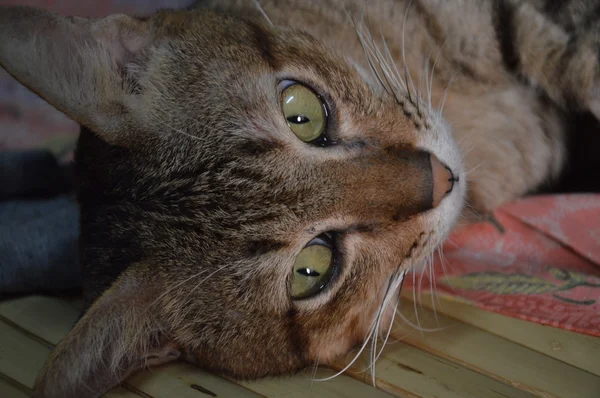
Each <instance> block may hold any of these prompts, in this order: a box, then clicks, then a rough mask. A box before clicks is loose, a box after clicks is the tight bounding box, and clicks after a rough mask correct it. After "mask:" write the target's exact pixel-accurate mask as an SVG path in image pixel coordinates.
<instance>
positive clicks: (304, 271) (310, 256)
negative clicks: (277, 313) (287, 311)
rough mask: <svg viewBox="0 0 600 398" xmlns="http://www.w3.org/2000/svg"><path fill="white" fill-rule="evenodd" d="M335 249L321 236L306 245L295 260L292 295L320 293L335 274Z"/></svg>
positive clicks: (298, 296) (307, 295)
mask: <svg viewBox="0 0 600 398" xmlns="http://www.w3.org/2000/svg"><path fill="white" fill-rule="evenodd" d="M333 270H334V261H333V249H332V248H331V247H329V246H328V245H327V243H326V242H325V241H324V240H323V239H321V238H315V239H314V240H313V241H312V242H311V243H309V245H308V246H306V247H305V248H304V249H303V250H302V251H301V252H300V254H298V257H296V261H295V262H294V268H293V275H292V283H291V289H290V290H291V291H290V295H291V296H292V298H293V299H303V298H307V297H310V296H312V295H314V294H316V293H318V292H319V291H320V290H321V289H323V288H324V287H325V286H327V284H328V283H329V281H330V280H331V277H332V276H333Z"/></svg>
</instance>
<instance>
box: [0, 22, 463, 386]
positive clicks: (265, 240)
mask: <svg viewBox="0 0 600 398" xmlns="http://www.w3.org/2000/svg"><path fill="white" fill-rule="evenodd" d="M15 12H16V13H17V14H16V15H17V17H18V18H22V19H21V20H22V21H24V22H23V26H22V27H19V26H17V27H16V28H15V27H14V26H13V27H12V28H11V29H13V31H18V32H19V35H23V36H24V37H26V36H27V29H31V27H29V28H28V27H27V25H26V24H27V23H29V24H31V23H33V22H38V23H39V21H37V20H32V21H28V20H27V17H26V16H24V17H23V16H21V15H20V14H18V12H19V11H15ZM21 12H22V13H23V12H24V11H21ZM34 17H35V18H38V19H39V18H42V19H43V18H48V16H47V14H45V15H37V16H35V15H34ZM2 18H4V17H2ZM53 18H56V17H53ZM123 18H125V17H123ZM1 22H2V24H4V26H7V25H8V22H6V20H2V21H1ZM11 23H12V22H11ZM65 23H66V22H65ZM78 23H80V24H81V26H83V27H84V28H83V29H86V31H91V32H92V35H96V37H98V36H100V37H101V39H102V40H99V39H96V41H97V42H101V43H103V44H102V45H103V46H105V47H106V48H108V49H109V50H108V52H107V54H108V56H109V57H108V58H109V62H108V63H107V65H117V66H118V67H114V68H111V67H108V68H105V67H104V66H102V65H101V64H102V62H98V60H104V59H105V56H106V54H104V53H103V57H99V56H97V55H94V54H92V55H89V54H87V55H86V54H84V56H83V57H81V59H80V61H81V62H83V64H84V65H85V66H87V67H89V68H91V69H92V72H87V73H88V74H87V75H86V73H83V72H81V71H80V72H79V74H80V75H81V76H82V77H81V78H80V79H79V80H77V79H74V80H75V82H73V79H70V80H71V81H67V79H64V81H62V80H60V79H61V77H60V76H70V77H72V76H73V73H75V74H77V73H78V72H77V70H75V71H73V70H71V71H70V72H69V73H61V72H60V71H53V72H52V73H50V74H48V76H50V77H49V78H52V79H55V80H59V81H58V82H53V83H44V82H43V81H42V82H38V81H36V80H35V79H34V80H33V81H32V80H31V79H32V77H31V75H32V71H30V70H25V71H23V70H24V68H25V67H23V66H22V65H19V64H18V63H17V62H12V61H10V60H7V59H8V55H7V54H13V55H14V54H15V52H14V48H13V49H12V50H10V49H9V50H10V51H9V50H7V49H6V48H4V49H0V62H2V64H3V65H4V66H5V67H6V68H7V70H9V71H10V72H11V73H13V74H14V75H15V76H17V77H18V78H20V79H21V80H22V81H23V82H24V83H25V84H28V85H29V86H30V87H32V88H33V89H34V90H36V91H37V92H39V93H40V94H41V95H42V96H44V97H45V98H47V99H48V100H49V101H51V102H52V103H53V104H54V105H55V106H57V107H58V108H59V109H61V110H63V111H65V112H67V113H68V114H70V115H71V116H72V117H74V118H75V119H76V120H78V121H79V122H80V123H82V124H84V125H85V126H86V127H89V128H90V129H92V130H93V131H94V133H91V132H84V134H83V136H82V140H81V143H80V147H79V150H78V155H77V156H78V161H79V162H80V177H81V192H80V198H81V206H82V244H83V253H84V260H83V261H84V267H86V270H87V274H88V280H87V281H86V284H87V287H88V289H89V292H88V294H89V295H91V297H92V298H94V299H95V298H96V297H97V296H99V298H98V299H97V300H96V301H95V303H94V304H93V305H92V306H91V308H90V309H89V310H88V312H87V314H86V315H85V316H84V317H83V318H82V320H81V321H80V323H79V324H78V325H77V326H76V327H75V328H74V330H73V332H72V333H71V335H70V336H69V337H67V339H66V340H65V341H63V343H62V344H61V345H60V346H59V348H58V349H57V351H56V352H55V353H54V355H53V357H52V358H51V359H50V361H49V363H48V364H47V367H46V370H45V373H44V374H43V376H42V377H41V378H40V381H39V385H41V386H44V385H45V386H46V388H48V387H47V386H48V385H51V384H52V383H53V382H55V383H57V382H56V380H58V379H59V378H60V377H62V376H63V373H64V369H63V367H64V366H66V365H65V363H66V362H67V359H65V358H70V359H69V360H74V359H75V358H83V359H85V361H87V362H91V363H92V365H84V364H83V363H82V364H81V366H82V367H83V368H85V369H87V373H90V374H89V375H88V374H87V373H86V371H85V370H83V371H81V374H79V376H78V378H79V379H81V380H83V381H86V384H87V386H89V385H90V383H92V385H94V383H95V385H96V387H95V388H97V389H102V388H105V387H106V386H107V385H109V384H111V383H113V384H114V382H115V380H112V381H111V377H112V376H109V373H110V372H113V373H110V374H115V373H114V372H115V367H114V364H120V365H121V367H122V368H132V369H133V368H136V364H138V362H139V363H141V360H142V358H144V359H147V358H157V357H164V358H166V359H169V358H175V357H176V356H177V355H180V354H181V355H182V356H183V357H185V358H186V359H188V360H191V361H195V362H197V363H198V364H200V365H202V366H203V367H206V368H208V369H212V370H215V371H219V372H224V373H227V374H231V375H234V376H237V377H245V378H253V377H260V376H264V375H274V374H282V373H287V372H291V371H295V370H297V369H300V368H302V367H304V366H306V365H308V364H310V363H314V362H317V361H318V362H319V363H330V362H331V361H333V360H334V359H336V358H337V357H339V356H340V355H341V354H344V353H346V352H348V351H349V350H350V349H351V348H352V347H354V346H356V345H357V344H360V343H362V342H363V341H364V340H365V339H366V338H368V337H369V333H371V332H372V330H373V325H375V324H378V325H380V328H385V327H387V326H388V325H389V322H390V318H391V315H392V313H393V310H394V308H395V304H396V300H397V290H398V287H399V283H400V281H401V274H402V273H403V271H405V270H407V269H409V268H410V267H412V266H414V265H418V264H420V263H422V262H423V261H424V260H425V259H426V258H427V256H429V255H431V254H432V252H433V250H434V249H435V248H437V246H438V245H439V244H440V243H441V242H442V240H443V239H444V238H445V236H446V234H447V233H448V231H449V229H450V228H451V226H452V225H453V223H454V222H455V220H456V218H457V217H458V215H459V213H460V211H461V207H462V202H463V197H464V192H465V186H464V182H463V180H464V179H460V181H450V180H451V179H454V177H461V173H462V165H461V162H460V159H459V156H458V152H457V149H456V146H455V144H454V142H453V140H452V137H451V135H450V132H449V130H448V128H447V126H446V125H445V123H444V122H443V120H441V119H440V118H439V116H438V115H436V114H433V113H431V112H430V111H429V110H428V109H427V107H426V106H425V104H424V103H420V104H418V106H417V104H416V102H415V101H416V100H415V99H414V98H413V99H412V100H411V99H410V98H409V97H408V96H406V94H405V93H400V92H398V93H396V94H397V95H396V96H393V95H390V93H389V92H386V91H385V90H384V89H382V88H381V87H380V86H378V85H377V84H374V83H373V82H372V78H369V77H367V76H366V74H365V73H364V72H362V73H359V72H358V71H357V69H356V67H355V65H354V63H353V61H352V60H348V59H345V58H344V57H343V53H341V52H338V51H337V50H336V49H332V48H328V47H325V46H324V45H323V44H322V43H321V42H320V41H319V40H317V39H315V38H312V37H310V36H308V35H306V34H303V33H301V32H295V31H290V30H287V29H284V28H274V27H270V26H267V25H263V24H259V23H256V22H251V21H243V20H240V19H233V18H227V17H224V16H217V15H215V14H207V13H199V12H164V13H162V14H160V15H158V16H155V17H153V18H151V19H149V20H147V21H145V22H139V21H133V20H130V19H123V20H120V19H113V20H112V21H105V22H103V24H101V23H96V24H95V25H94V24H92V27H91V28H88V27H87V25H86V23H87V22H86V23H84V22H78ZM12 24H13V25H15V24H16V23H12ZM115 24H117V25H115ZM42 25H43V24H42ZM113 25H114V26H117V28H115V27H111V26H113ZM4 26H2V25H0V28H2V29H6V28H5V27H4ZM15 26H16V25H15ZM77 26H79V25H77ZM19 29H20V30H19ZM77 29H79V28H77ZM102 29H105V30H106V29H108V33H103V32H105V31H103V30H102ZM65 31H66V32H69V29H68V28H65ZM23 32H24V33H23ZM78 32H79V31H78ZM0 33H1V34H3V35H4V34H5V33H4V32H3V31H1V30H0ZM119 35H120V36H119ZM16 36H18V35H16ZM74 36H75V37H77V35H74ZM85 37H87V36H85ZM2 40H4V36H2ZM23 40H25V39H23ZM23 40H22V41H23ZM115 42H119V43H120V44H119V43H117V44H115ZM16 44H19V45H22V43H16ZM16 44H15V45H16ZM80 44H81V43H78V42H77V40H75V43H74V44H72V45H73V46H79V45H80ZM111 46H113V47H114V46H116V47H117V49H116V50H111V48H112V47H111ZM5 47H6V46H5ZM101 47H102V46H101ZM102 48H104V47H102ZM30 50H31V51H32V52H33V53H34V54H35V53H36V51H37V54H38V55H37V57H38V58H39V57H43V56H45V57H47V56H48V54H47V52H46V51H45V50H43V51H42V50H40V48H37V49H36V48H34V47H30ZM11 51H12V52H11ZM86 51H94V47H93V45H89V46H88V47H86ZM40 54H41V55H40ZM20 56H22V57H24V58H27V57H34V55H27V54H25V55H20ZM110 57H113V58H115V60H114V61H113V60H111V59H110ZM86 62H91V63H93V62H96V63H95V64H93V65H87V64H86ZM75 64H76V65H77V62H75ZM62 66H63V67H66V68H69V66H66V65H65V63H64V61H62ZM70 68H76V67H73V66H70ZM25 69H26V68H25ZM94 73H96V74H94ZM90 76H91V77H90ZM86 79H87V80H86ZM98 81H100V82H104V86H102V87H98V86H97V85H96V86H95V85H94V84H97V82H98ZM59 83H60V84H66V85H71V86H72V87H67V88H66V89H65V88H64V87H63V88H61V89H60V90H58V89H56V88H55V87H57V86H58V85H59ZM78 90H79V91H78ZM81 90H83V91H85V92H87V94H84V95H81V94H78V92H81ZM65 98H66V99H65ZM98 137H100V138H98ZM449 170H451V171H449ZM123 270H124V271H123ZM121 271H123V273H122V274H121V275H120V277H119V278H118V279H116V281H115V275H116V274H117V273H119V272H121ZM109 282H110V283H109ZM109 284H112V285H111V286H110V288H109V289H108V290H106V291H104V292H103V294H101V295H100V293H102V292H101V291H102V290H104V289H105V288H106V287H108V286H109ZM90 292H92V293H90ZM384 304H385V305H384ZM107 314H110V315H107ZM92 329H93V330H94V332H93V334H94V336H93V337H92V336H91V335H90V333H91V332H90V330H92ZM103 333H104V334H106V336H103V335H102V334H103ZM99 335H100V336H99ZM86 338H87V339H88V344H87V345H86V344H83V343H81V341H86ZM102 342H104V344H106V343H108V344H109V347H111V349H109V350H106V351H104V352H100V351H98V350H97V349H94V347H93V346H94V344H95V345H98V346H99V345H100V344H101V343H102ZM90 345H91V346H92V348H90ZM165 347H166V348H167V349H166V351H165ZM157 352H158V354H157ZM83 359H81V360H80V362H84V360H83ZM63 362H65V363H63ZM94 363H96V364H99V363H104V364H107V363H108V364H112V365H110V366H105V367H107V369H102V366H100V370H98V367H95V368H94V366H93V364H94ZM94 369H95V370H94ZM109 370H110V372H109ZM102 371H105V372H106V375H105V378H106V379H107V380H104V379H103V378H98V377H96V378H95V379H94V378H93V377H92V375H91V373H93V372H96V373H98V372H102ZM126 374H128V371H126V372H122V373H119V372H116V377H117V379H120V378H122V377H125V375H126ZM96 376H97V375H96ZM67 378H68V379H69V380H70V381H69V382H64V381H63V382H62V384H63V385H66V384H68V383H70V385H69V387H64V390H61V391H63V392H64V391H67V389H68V391H75V389H76V388H77V387H76V385H77V384H78V383H82V382H83V381H77V380H74V376H70V378H69V377H67ZM98 380H100V381H98ZM117 381H118V380H117ZM61 388H63V387H61ZM93 388H94V387H93Z"/></svg>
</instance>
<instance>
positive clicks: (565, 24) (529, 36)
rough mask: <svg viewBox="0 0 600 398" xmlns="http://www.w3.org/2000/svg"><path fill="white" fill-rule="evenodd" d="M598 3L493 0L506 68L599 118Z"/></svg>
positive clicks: (568, 106) (557, 99)
mask: <svg viewBox="0 0 600 398" xmlns="http://www.w3.org/2000/svg"><path fill="white" fill-rule="evenodd" d="M598 9H600V1H599V0H564V1H560V2H557V1H540V0H498V1H494V9H493V13H494V18H493V19H494V21H495V30H496V34H497V37H498V41H499V48H500V49H501V52H502V58H503V61H504V64H505V67H506V69H508V70H509V71H510V72H511V73H513V74H514V75H516V76H518V77H519V78H520V79H523V80H526V81H527V82H528V83H529V84H531V85H533V86H537V87H539V88H541V89H543V90H544V91H545V93H546V94H547V95H548V96H549V97H550V98H551V99H552V100H553V101H554V102H556V103H557V104H558V105H560V106H561V107H563V108H564V109H569V110H574V111H587V110H589V111H591V112H592V113H594V114H595V115H596V117H598V118H600V64H599V48H600V46H599V44H600V35H598V32H600V18H598Z"/></svg>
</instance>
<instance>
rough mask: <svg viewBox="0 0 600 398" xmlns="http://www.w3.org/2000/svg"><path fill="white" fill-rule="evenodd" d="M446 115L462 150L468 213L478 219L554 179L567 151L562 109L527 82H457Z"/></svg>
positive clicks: (450, 95) (447, 104)
mask: <svg viewBox="0 0 600 398" xmlns="http://www.w3.org/2000/svg"><path fill="white" fill-rule="evenodd" d="M444 116H445V117H446V118H447V119H448V121H449V123H450V125H451V126H452V131H453V134H454V136H455V139H456V141H457V144H458V145H459V148H460V150H461V152H462V155H463V161H464V168H465V178H466V180H467V187H468V188H467V189H468V194H467V197H468V203H467V207H466V209H465V210H466V211H465V215H466V216H471V217H469V218H472V216H475V218H476V219H481V218H485V217H488V216H489V215H490V213H491V212H492V211H493V210H494V209H496V208H498V207H499V206H502V205H504V204H506V203H509V202H511V201H514V200H516V199H518V198H520V197H522V196H523V195H526V194H527V193H530V192H532V191H535V190H536V189H538V188H539V187H541V186H544V185H545V184H547V183H549V182H551V181H553V180H555V179H556V178H557V177H558V175H559V174H560V172H561V170H562V168H563V165H564V161H565V156H566V149H565V139H566V137H565V133H564V124H563V123H564V121H563V119H562V114H561V112H560V111H558V110H557V109H556V108H555V107H554V106H553V105H551V104H550V103H549V102H548V101H543V100H542V99H540V97H539V95H538V94H537V93H536V92H535V91H534V90H531V89H529V88H526V87H520V86H517V85H507V86H505V87H500V88H498V89H494V90H489V91H480V90H479V91H477V92H473V91H469V90H468V89H466V88H460V87H457V88H456V89H455V90H452V92H449V93H448V98H447V101H446V106H445V111H444Z"/></svg>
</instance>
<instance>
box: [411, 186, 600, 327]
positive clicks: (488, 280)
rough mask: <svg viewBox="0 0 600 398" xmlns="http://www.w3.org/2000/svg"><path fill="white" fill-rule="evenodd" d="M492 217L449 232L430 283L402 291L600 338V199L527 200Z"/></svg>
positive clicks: (419, 279) (421, 281)
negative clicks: (429, 293) (438, 296)
mask: <svg viewBox="0 0 600 398" xmlns="http://www.w3.org/2000/svg"><path fill="white" fill-rule="evenodd" d="M494 216H495V221H496V222H494V223H492V222H482V223H478V224H474V225H470V226H466V227H463V228H461V229H459V230H457V231H456V232H454V233H453V234H452V236H451V237H450V239H449V240H448V242H447V243H446V244H445V245H444V248H443V253H444V256H443V257H444V261H443V263H442V261H440V260H439V259H437V261H435V262H434V275H435V280H433V281H432V280H430V279H429V273H427V272H425V273H424V274H423V276H422V277H421V276H420V275H419V276H417V277H416V278H415V282H414V283H413V280H412V278H407V281H406V282H407V285H408V286H407V287H408V288H411V289H413V288H414V289H416V290H417V291H419V290H421V291H422V292H426V291H431V290H432V288H435V290H437V292H439V294H441V295H444V296H447V297H449V298H454V299H457V300H462V301H465V300H466V301H467V302H470V303H471V304H472V305H475V306H477V307H479V308H482V309H486V310H490V311H495V312H499V313H501V314H504V315H508V316H513V317H516V318H520V319H525V320H528V321H532V322H537V323H541V324H544V325H550V326H555V327H559V328H563V329H569V330H573V331H577V332H581V333H585V334H590V335H595V336H600V195H556V196H539V197H530V198H526V199H523V200H520V201H517V202H516V203H513V204H509V205H506V206H504V207H502V208H500V209H498V210H497V211H496V212H495V214H494ZM414 285H418V286H414Z"/></svg>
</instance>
